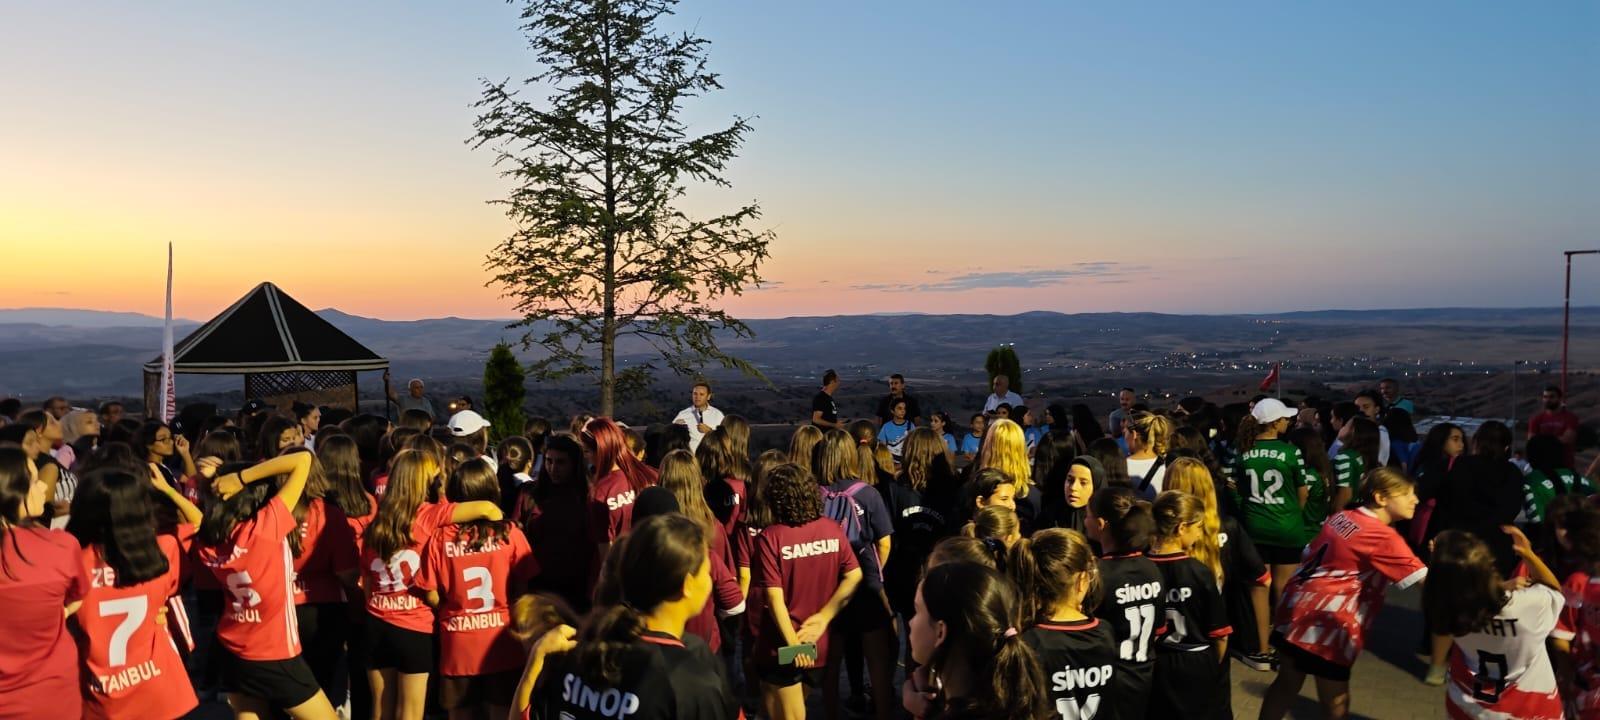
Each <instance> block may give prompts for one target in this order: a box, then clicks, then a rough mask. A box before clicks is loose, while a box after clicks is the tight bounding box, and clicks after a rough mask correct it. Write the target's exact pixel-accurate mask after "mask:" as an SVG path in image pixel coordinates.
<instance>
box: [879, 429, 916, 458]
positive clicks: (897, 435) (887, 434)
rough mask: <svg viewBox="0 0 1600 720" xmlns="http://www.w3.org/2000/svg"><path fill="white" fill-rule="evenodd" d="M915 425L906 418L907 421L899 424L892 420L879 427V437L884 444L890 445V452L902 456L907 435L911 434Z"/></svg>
mask: <svg viewBox="0 0 1600 720" xmlns="http://www.w3.org/2000/svg"><path fill="white" fill-rule="evenodd" d="M915 427H916V425H912V424H911V421H910V420H906V421H905V422H902V423H899V424H895V422H894V421H893V420H891V421H889V422H886V423H884V424H883V427H880V428H878V439H879V440H882V441H883V444H885V445H888V446H889V452H890V453H891V454H893V455H894V456H895V457H900V451H901V450H903V449H905V445H906V435H908V434H910V433H911V430H912V429H913V428H915Z"/></svg>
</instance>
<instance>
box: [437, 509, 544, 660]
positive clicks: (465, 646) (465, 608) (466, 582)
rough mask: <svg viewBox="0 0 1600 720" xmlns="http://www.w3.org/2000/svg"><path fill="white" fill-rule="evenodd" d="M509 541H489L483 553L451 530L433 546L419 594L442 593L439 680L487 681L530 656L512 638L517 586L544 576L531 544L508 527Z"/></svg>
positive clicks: (458, 528)
mask: <svg viewBox="0 0 1600 720" xmlns="http://www.w3.org/2000/svg"><path fill="white" fill-rule="evenodd" d="M507 526H508V527H507V532H506V539H505V541H503V542H497V541H495V540H494V539H493V538H489V539H488V540H486V541H485V542H484V543H483V545H482V546H481V547H480V548H478V549H477V550H473V549H472V548H471V546H470V544H469V543H468V542H467V541H466V540H464V539H462V537H461V526H460V525H446V526H444V527H442V528H440V529H439V532H438V533H437V534H435V535H434V536H433V540H431V541H429V543H428V549H427V551H426V553H424V555H425V557H424V558H423V562H422V571H421V572H420V573H418V574H417V578H416V582H417V589H418V590H423V591H427V590H437V591H438V593H439V606H438V607H436V608H434V611H435V612H436V613H437V615H438V628H439V674H441V675H447V676H458V677H459V676H467V675H487V674H490V673H497V672H504V671H507V670H516V669H518V668H520V667H522V663H523V660H524V659H525V656H526V653H525V651H523V649H522V645H521V643H519V642H517V639H516V638H514V637H512V636H511V632H510V629H511V603H510V600H511V592H510V589H511V587H512V585H513V584H515V585H522V584H525V583H526V582H527V581H528V579H529V578H531V577H533V576H534V575H536V574H538V564H537V563H536V561H534V559H533V550H532V549H531V548H529V547H528V539H527V537H525V536H524V535H523V534H522V530H520V529H518V528H517V526H516V525H513V524H511V523H507Z"/></svg>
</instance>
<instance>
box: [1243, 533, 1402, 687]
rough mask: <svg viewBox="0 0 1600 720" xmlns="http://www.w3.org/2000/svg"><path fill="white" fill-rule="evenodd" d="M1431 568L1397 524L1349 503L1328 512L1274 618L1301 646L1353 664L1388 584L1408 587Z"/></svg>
mask: <svg viewBox="0 0 1600 720" xmlns="http://www.w3.org/2000/svg"><path fill="white" fill-rule="evenodd" d="M1427 574H1428V568H1427V567H1425V566H1423V564H1422V561H1421V560H1418V559H1417V556H1416V555H1413V554H1412V553H1411V548H1410V547H1409V546H1407V545H1406V541H1405V540H1404V539H1402V538H1401V537H1400V534H1399V533H1396V532H1395V531H1394V528H1391V527H1389V526H1388V525H1385V524H1383V523H1382V522H1380V521H1379V520H1378V517H1377V516H1376V515H1374V514H1372V511H1370V510H1367V509H1366V508H1357V509H1355V510H1345V511H1342V512H1340V513H1338V514H1336V515H1334V516H1332V517H1330V518H1328V521H1327V522H1326V523H1324V524H1323V526H1322V531H1321V532H1320V533H1318V534H1317V537H1316V539H1314V540H1312V541H1311V544H1310V545H1307V546H1306V554H1305V559H1304V560H1303V561H1301V563H1300V571H1299V572H1297V573H1295V575H1294V577H1293V578H1291V579H1290V580H1289V583H1288V584H1287V585H1285V586H1284V588H1283V595H1282V597H1280V598H1279V599H1278V607H1277V612H1276V613H1275V615H1274V618H1273V619H1274V625H1275V626H1276V627H1277V630H1278V632H1281V633H1283V636H1284V637H1285V638H1286V639H1287V640H1288V641H1289V642H1291V643H1294V644H1295V646H1296V647H1299V648H1300V649H1302V650H1305V651H1306V652H1309V653H1311V654H1313V655H1316V656H1317V657H1320V658H1322V659H1324V660H1327V661H1329V662H1333V663H1338V664H1340V665H1350V664H1352V663H1354V662H1355V661H1356V657H1357V656H1358V655H1360V654H1361V649H1362V648H1363V647H1364V646H1365V645H1366V631H1367V628H1368V627H1369V625H1370V624H1371V622H1372V619H1373V618H1375V617H1377V615H1378V611H1379V610H1380V609H1382V608H1383V593H1384V591H1385V590H1387V589H1388V587H1389V584H1390V583H1394V584H1395V585H1397V586H1399V587H1402V588H1404V587H1409V586H1411V585H1413V584H1416V583H1418V582H1420V581H1421V580H1422V578H1423V577H1425V576H1427Z"/></svg>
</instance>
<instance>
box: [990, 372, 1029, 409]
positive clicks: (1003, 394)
mask: <svg viewBox="0 0 1600 720" xmlns="http://www.w3.org/2000/svg"><path fill="white" fill-rule="evenodd" d="M993 387H994V392H992V393H989V399H988V400H985V401H984V403H983V414H985V415H988V414H989V413H992V412H994V409H995V408H997V407H1000V404H1001V403H1005V404H1007V405H1010V406H1011V407H1014V408H1015V407H1022V396H1021V395H1018V394H1016V393H1014V392H1011V378H1008V377H1006V376H1004V375H996V376H994V381H993ZM1019 417H1020V416H1019Z"/></svg>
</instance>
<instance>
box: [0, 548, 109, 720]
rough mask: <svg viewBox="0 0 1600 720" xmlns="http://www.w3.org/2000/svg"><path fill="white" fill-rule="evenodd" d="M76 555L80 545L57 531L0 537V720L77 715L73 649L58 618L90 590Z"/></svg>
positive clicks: (78, 688) (56, 719)
mask: <svg viewBox="0 0 1600 720" xmlns="http://www.w3.org/2000/svg"><path fill="white" fill-rule="evenodd" d="M80 552H81V550H80V549H79V548H78V540H77V538H74V537H73V536H71V535H68V534H67V533H65V532H61V531H59V530H46V529H44V528H35V527H13V528H11V529H10V530H5V531H0V558H3V559H4V564H0V617H3V618H5V631H4V637H5V640H4V642H0V718H6V719H7V720H10V719H11V718H40V719H46V718H48V719H49V720H60V719H64V718H75V717H78V715H79V714H80V713H81V712H82V709H81V707H82V706H81V703H82V699H81V698H82V689H81V688H82V682H81V680H79V677H78V657H77V656H78V652H77V647H76V646H74V644H73V642H72V636H71V635H70V634H68V633H67V623H66V617H65V616H64V615H63V614H62V612H61V611H62V609H63V608H65V607H66V606H67V605H69V604H71V603H74V602H77V601H79V600H82V599H83V596H84V594H85V593H87V592H88V591H89V576H88V574H87V573H85V572H84V569H83V562H82V560H81V559H80V558H79V557H78V555H79V553H80ZM24 558H26V559H24Z"/></svg>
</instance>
